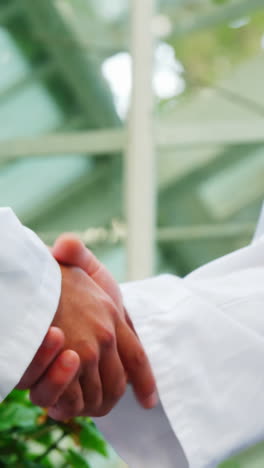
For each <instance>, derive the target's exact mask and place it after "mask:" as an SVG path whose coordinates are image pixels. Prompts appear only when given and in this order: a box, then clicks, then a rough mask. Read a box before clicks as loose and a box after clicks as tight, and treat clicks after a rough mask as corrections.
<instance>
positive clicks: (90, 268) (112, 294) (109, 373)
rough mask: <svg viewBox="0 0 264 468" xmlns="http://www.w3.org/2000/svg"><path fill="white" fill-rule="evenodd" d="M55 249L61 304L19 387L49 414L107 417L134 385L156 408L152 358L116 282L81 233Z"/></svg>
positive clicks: (140, 397) (146, 405)
mask: <svg viewBox="0 0 264 468" xmlns="http://www.w3.org/2000/svg"><path fill="white" fill-rule="evenodd" d="M52 254H53V256H54V257H55V259H56V260H57V261H58V262H59V264H60V268H61V274H62V292H61V298H60V303H59V306H58V309H57V312H56V314H55V317H54V321H53V323H52V326H51V328H50V329H49V331H48V333H47V335H46V337H45V339H44V341H43V343H42V345H41V346H40V348H39V350H38V352H37V354H36V356H35V357H34V359H33V361H32V362H31V364H30V365H29V367H28V369H27V370H26V372H25V374H24V376H23V377H22V379H21V381H20V382H19V384H18V386H17V388H19V389H30V398H31V400H32V402H33V403H34V404H37V405H39V406H42V407H46V408H48V413H49V416H50V417H52V418H53V419H56V420H67V419H70V418H72V417H75V416H80V415H83V416H94V417H99V416H104V415H105V414H107V413H109V411H111V409H112V408H113V407H114V406H115V405H116V403H117V402H118V401H119V399H120V398H121V397H122V395H123V394H124V392H125V390H126V387H127V384H128V383H130V384H131V385H132V386H133V389H134V392H135V395H136V397H137V399H138V401H139V403H140V404H141V405H142V406H143V407H144V408H147V409H148V408H152V407H154V406H155V405H156V403H157V391H156V386H155V380H154V377H153V374H152V371H151V367H150V364H149V362H148V359H147V356H146V354H145V352H144V350H143V347H142V345H141V343H140V341H139V339H138V337H137V335H136V332H135V330H134V328H133V324H132V322H131V320H130V318H129V317H128V315H127V313H126V311H125V309H124V307H123V302H122V297H121V293H120V290H119V287H118V285H117V283H116V282H115V280H114V279H113V278H112V276H111V275H110V273H109V272H108V271H107V270H106V268H105V267H104V266H103V265H102V264H101V263H100V262H99V261H98V260H97V259H96V257H95V256H94V255H93V254H92V253H91V252H90V251H89V250H88V249H86V248H85V246H84V245H83V244H82V243H81V242H80V241H79V240H78V239H76V238H75V237H74V236H72V235H64V236H61V237H60V238H59V239H58V240H57V241H56V243H55V245H54V247H53V249H52Z"/></svg>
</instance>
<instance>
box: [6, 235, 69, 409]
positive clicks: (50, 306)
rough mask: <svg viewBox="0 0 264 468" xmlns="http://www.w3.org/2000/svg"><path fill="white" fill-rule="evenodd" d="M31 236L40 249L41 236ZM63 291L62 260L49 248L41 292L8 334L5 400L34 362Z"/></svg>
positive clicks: (41, 247)
mask: <svg viewBox="0 0 264 468" xmlns="http://www.w3.org/2000/svg"><path fill="white" fill-rule="evenodd" d="M26 230H27V235H30V236H32V239H34V242H35V243H38V244H39V247H40V249H41V250H42V251H43V249H45V246H44V245H41V244H42V243H41V241H40V239H38V238H37V236H36V235H35V234H34V233H33V232H32V231H30V230H28V229H26ZM60 294H61V271H60V268H59V265H58V263H57V262H56V261H55V260H54V258H53V257H52V255H51V254H50V253H49V251H48V250H47V255H45V262H43V273H42V276H41V282H40V286H39V289H38V291H36V294H34V295H33V297H32V301H31V302H30V307H29V310H28V312H27V313H26V314H25V319H24V321H23V324H22V325H20V326H19V327H16V326H14V333H13V334H12V335H11V336H9V337H8V341H6V344H7V346H5V350H6V351H5V353H6V356H4V355H1V360H0V375H1V376H5V379H4V385H2V386H1V395H0V399H1V400H3V399H4V398H5V397H6V396H7V395H8V394H9V393H10V392H11V390H12V389H13V388H14V387H15V386H16V385H17V384H18V382H19V381H20V379H21V378H22V376H23V374H24V372H25V371H26V369H27V368H28V366H29V364H30V363H31V362H32V360H33V358H34V356H35V354H36V352H37V350H38V349H39V347H40V345H41V343H42V341H43V339H44V338H45V335H46V333H47V331H48V328H49V326H50V325H51V323H52V321H53V318H54V315H55V313H56V311H57V308H58V304H59V300H60Z"/></svg>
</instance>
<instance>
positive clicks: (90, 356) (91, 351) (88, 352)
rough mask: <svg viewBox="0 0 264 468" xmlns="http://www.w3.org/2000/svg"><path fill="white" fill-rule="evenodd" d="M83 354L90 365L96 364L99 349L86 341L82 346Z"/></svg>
mask: <svg viewBox="0 0 264 468" xmlns="http://www.w3.org/2000/svg"><path fill="white" fill-rule="evenodd" d="M81 352H82V356H83V358H84V360H85V362H86V363H87V364H88V365H96V364H97V363H98V360H99V356H98V351H97V350H96V348H95V347H94V346H92V345H91V344H90V343H87V342H85V343H84V344H83V345H82V347H81Z"/></svg>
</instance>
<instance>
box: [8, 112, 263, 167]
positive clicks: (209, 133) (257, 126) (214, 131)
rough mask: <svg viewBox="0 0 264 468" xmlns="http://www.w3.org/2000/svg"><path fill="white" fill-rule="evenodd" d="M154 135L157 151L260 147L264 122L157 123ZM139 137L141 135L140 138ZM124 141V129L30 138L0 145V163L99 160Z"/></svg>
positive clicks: (125, 133) (121, 149)
mask: <svg viewBox="0 0 264 468" xmlns="http://www.w3.org/2000/svg"><path fill="white" fill-rule="evenodd" d="M141 128H142V127H141ZM155 135H156V143H157V145H158V146H159V147H160V148H177V147H183V146H184V147H191V148H193V147H194V146H197V145H237V144H241V143H247V144H250V143H264V120H260V119H259V120H255V121H253V120H252V121H250V122H244V121H243V122H234V121H225V122H220V123H209V122H204V123H202V124H197V125H196V124H178V123H177V125H176V124H175V125H172V124H170V125H165V124H162V123H161V124H160V125H157V126H156V130H155ZM143 136H144V133H143V135H142V138H143ZM127 138H128V137H127V131H126V130H124V129H112V130H111V129H105V130H93V131H88V132H85V131H78V132H75V131H74V132H71V133H59V132H58V133H55V134H49V135H43V136H42V135H41V136H39V137H34V138H19V139H14V140H7V141H0V160H8V159H16V158H22V157H28V156H48V155H53V154H58V155H59V154H61V155H66V154H74V153H78V154H83V155H85V156H87V155H89V154H90V155H92V156H96V155H97V156H100V155H105V154H111V153H115V152H121V151H123V150H124V149H125V148H126V147H127V146H126V145H127ZM142 141H143V140H141V143H142ZM141 151H142V150H141ZM175 157H177V155H175ZM142 164H143V162H142V161H141V165H140V167H143V166H142Z"/></svg>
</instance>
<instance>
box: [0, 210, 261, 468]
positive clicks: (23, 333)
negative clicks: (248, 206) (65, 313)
mask: <svg viewBox="0 0 264 468" xmlns="http://www.w3.org/2000/svg"><path fill="white" fill-rule="evenodd" d="M0 229H1V231H0V241H1V242H0V298H1V313H0V330H1V341H0V378H1V382H0V394H1V397H2V398H4V397H5V395H6V394H7V393H8V392H9V391H10V390H11V388H12V387H14V386H15V384H16V383H17V381H18V380H19V379H20V377H21V376H22V374H23V372H24V370H25V369H26V367H27V365H28V364H29V362H30V361H31V359H32V357H33V355H34V353H35V351H36V350H37V348H38V346H39V344H40V342H41V340H42V338H43V337H44V335H45V333H46V331H47V328H48V326H49V324H50V322H51V321H52V318H53V315H54V313H55V310H56V308H57V304H58V300H59V295H60V273H59V269H58V266H57V265H56V262H54V261H53V259H52V258H51V256H50V254H49V252H48V251H47V249H46V248H45V247H44V246H43V244H42V243H41V242H40V241H39V240H38V238H37V237H36V236H35V235H34V234H33V233H32V232H31V231H29V230H27V229H25V228H23V227H22V226H21V224H20V223H19V222H18V221H17V219H16V218H15V216H14V215H13V214H12V212H11V211H10V210H7V209H0ZM122 291H123V295H124V300H125V304H126V307H127V309H128V311H129V313H130V315H131V317H132V320H133V321H134V323H135V326H136V329H137V331H138V333H139V335H140V337H141V339H142V341H143V343H144V345H145V348H146V351H147V353H148V355H149V357H150V360H151V363H152V366H153V369H154V372H155V375H156V377H157V382H158V387H159V394H160V400H161V403H162V406H159V407H158V408H157V409H156V410H154V411H151V412H145V411H144V410H140V409H138V410H136V409H135V410H134V409H133V408H132V405H133V403H131V396H130V395H129V394H127V396H126V397H125V398H124V400H123V401H122V402H121V403H120V405H119V406H118V407H117V408H116V410H114V412H113V413H112V414H111V415H110V416H108V417H106V418H102V420H101V421H100V422H99V424H100V427H101V428H103V430H104V431H105V432H106V434H107V435H108V437H110V439H111V440H112V441H113V442H114V443H115V444H117V445H116V446H117V449H118V451H119V452H120V454H121V456H123V458H124V459H126V460H127V461H128V462H129V463H130V465H131V468H133V467H135V468H141V466H142V467H143V466H144V468H148V467H151V468H154V467H155V468H156V467H159V468H160V467H161V466H162V467H163V468H172V467H173V468H174V467H178V468H182V467H184V468H185V466H188V465H187V461H188V464H189V466H190V468H209V467H214V466H216V465H217V463H218V462H219V461H221V460H223V459H225V458H227V457H228V456H229V455H230V454H231V453H234V452H237V451H239V450H242V449H244V448H246V447H247V446H249V445H252V444H254V443H256V442H258V441H260V440H262V439H263V438H264V390H263V389H264V372H263V367H264V365H263V362H264V238H260V239H258V240H257V241H256V242H255V243H254V244H252V245H250V246H249V247H247V248H244V249H242V250H240V251H237V252H234V253H232V254H230V255H228V256H226V257H223V258H221V259H219V260H216V261H214V262H212V263H210V264H208V265H206V266H204V267H202V268H200V269H198V270H196V271H195V272H193V273H192V274H191V275H189V276H187V277H186V278H185V279H180V278H178V277H175V276H172V275H165V276H161V277H157V278H153V279H149V280H145V281H141V282H136V283H131V284H127V285H124V286H123V287H122ZM132 410H133V411H132ZM137 411H138V412H137ZM151 418H152V419H151ZM155 418H156V419H155ZM155 421H156V424H155ZM124 425H126V429H127V430H126V431H124V427H123V426H124ZM176 436H177V439H176ZM178 440H179V441H180V444H179V443H178ZM181 447H182V448H183V450H184V453H185V456H184V455H183V452H182V449H181ZM155 448H156V450H155ZM153 452H154V453H155V452H156V455H154V456H153ZM133 454H135V456H134V455H133ZM151 457H152V458H155V459H156V460H157V462H156V464H155V463H154V462H153V463H152V462H151V461H150V460H151ZM157 457H159V459H158V458H157ZM140 460H141V461H142V465H141V466H140ZM143 460H144V462H143ZM133 463H134V465H133Z"/></svg>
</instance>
